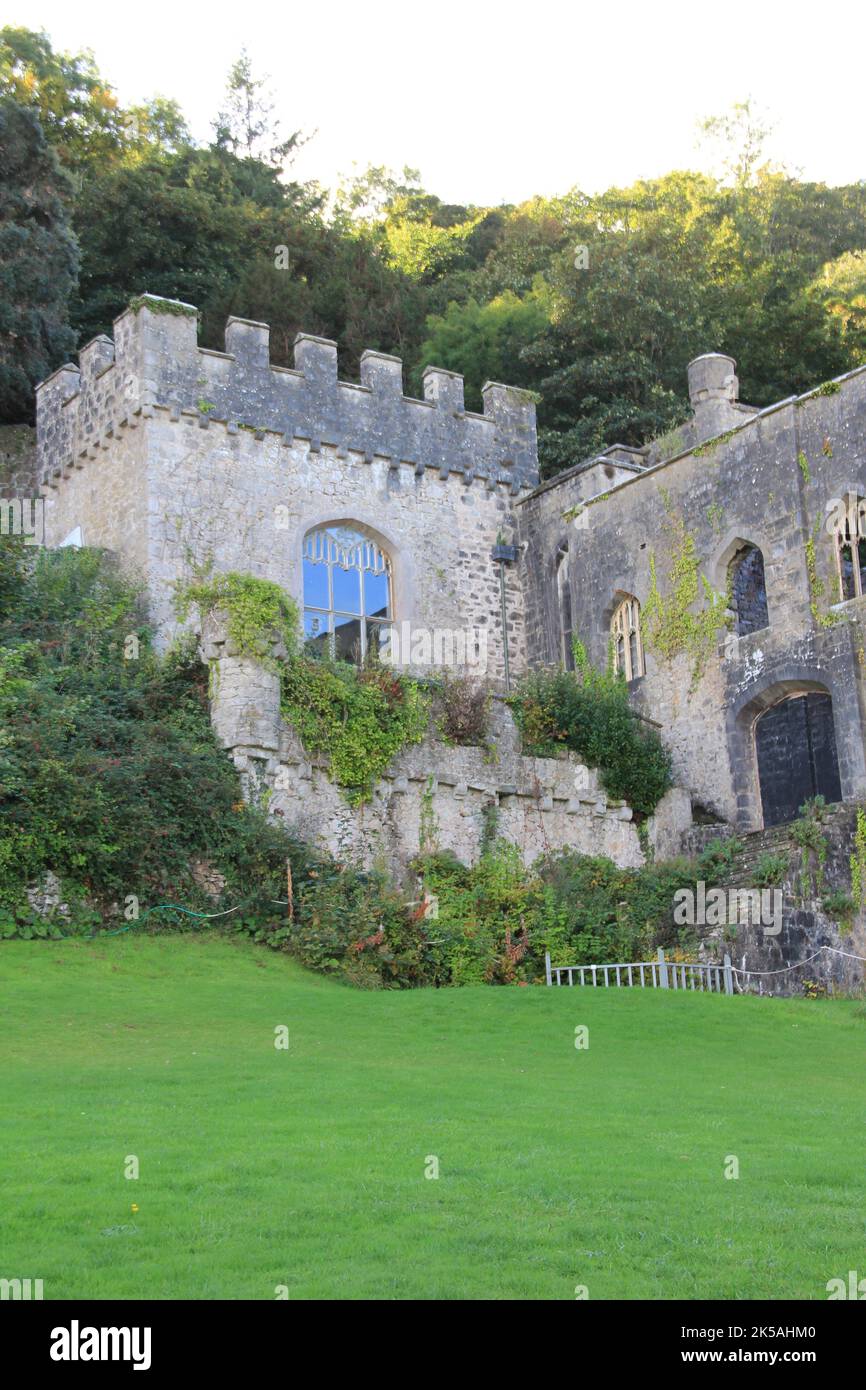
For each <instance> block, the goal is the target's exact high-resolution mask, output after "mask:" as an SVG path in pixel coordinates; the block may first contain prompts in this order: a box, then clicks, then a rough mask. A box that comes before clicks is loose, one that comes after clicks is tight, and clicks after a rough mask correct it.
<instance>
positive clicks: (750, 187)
mask: <svg viewBox="0 0 866 1390" xmlns="http://www.w3.org/2000/svg"><path fill="white" fill-rule="evenodd" d="M0 97H5V98H7V99H8V100H9V101H11V102H14V103H16V104H17V106H18V108H19V109H22V108H23V109H26V111H27V113H28V114H29V116H30V118H31V119H36V120H38V122H39V123H40V124H41V127H42V131H43V132H44V138H45V140H46V141H47V142H48V144H49V145H50V146H51V147H52V148H53V149H54V151H55V152H56V154H57V157H58V159H59V160H60V162H61V164H62V165H63V166H64V168H65V169H66V170H67V171H68V172H69V173H70V175H71V177H72V180H73V183H72V186H71V188H70V190H69V191H68V192H67V193H66V194H63V195H62V196H63V197H64V200H65V202H66V204H67V206H68V214H69V217H70V218H71V221H72V224H73V226H74V229H75V232H76V234H77V237H78V240H79V243H80V247H81V274H80V283H79V287H78V290H77V292H76V290H75V287H74V284H72V283H71V282H67V280H66V279H63V278H62V277H61V278H60V280H59V281H58V285H57V290H58V293H59V295H60V297H61V298H62V299H63V300H64V306H63V307H64V308H65V307H66V306H67V303H68V310H69V313H70V315H71V317H72V321H73V323H74V325H75V327H76V329H77V330H78V332H79V334H80V337H81V340H82V341H86V339H87V338H89V337H91V336H92V335H93V334H94V333H97V332H110V330H111V320H112V318H113V316H115V315H116V314H118V313H120V312H121V310H122V309H123V308H124V306H125V305H126V304H127V303H128V301H129V300H130V298H131V297H132V296H134V295H136V294H140V293H142V292H143V291H150V292H151V293H155V294H161V295H166V296H170V297H175V298H179V299H183V300H186V301H188V302H190V303H193V304H195V305H197V307H199V308H200V309H201V310H202V341H203V343H204V345H205V346H208V347H214V348H221V347H222V345H223V344H222V334H223V329H224V324H225V319H226V317H227V316H228V315H229V314H232V313H236V314H240V315H243V316H245V317H252V318H256V319H259V320H262V321H264V322H267V323H269V324H270V325H271V350H272V354H273V359H274V361H275V362H277V363H279V364H281V365H290V364H291V353H292V341H293V338H294V335H295V333H296V332H297V331H298V330H299V329H303V330H305V331H307V332H313V333H318V334H322V335H324V336H326V337H330V338H334V339H336V340H337V341H338V343H339V346H340V352H341V369H342V372H343V373H344V375H346V376H348V377H351V376H352V375H354V374H355V373H356V372H357V369H358V361H359V358H360V354H361V352H362V351H363V350H364V349H365V348H367V347H370V348H377V349H379V350H381V351H385V352H391V353H396V354H397V355H399V356H401V357H402V358H403V359H404V361H405V363H406V376H407V385H408V386H410V387H411V389H412V390H414V391H416V392H417V391H418V390H419V389H420V379H421V371H422V369H423V366H424V365H425V363H426V362H428V361H431V360H433V361H435V362H436V363H437V365H441V366H443V367H448V368H451V369H453V370H455V371H458V372H461V373H463V374H464V375H465V378H466V393H467V396H466V398H467V406H468V407H469V408H471V409H477V408H479V407H480V403H481V402H480V389H481V386H482V385H483V383H484V381H485V379H488V378H489V379H493V380H503V381H507V382H510V383H513V384H514V385H517V386H522V387H524V388H526V389H528V390H530V391H532V392H533V393H534V394H535V395H536V396H537V398H538V418H539V443H540V455H541V463H542V472H543V474H544V475H545V476H549V475H551V474H552V473H554V472H556V471H558V470H559V469H561V468H564V467H567V466H569V465H571V464H573V463H575V462H578V461H579V460H580V459H581V458H584V457H586V456H588V455H589V454H591V453H592V452H593V451H594V450H597V449H598V448H599V447H600V446H601V445H602V444H604V443H610V442H611V441H613V440H622V441H624V442H625V443H630V444H641V443H644V442H645V441H646V440H648V439H650V438H654V437H656V436H659V435H662V434H665V433H666V432H668V431H671V430H675V427H676V426H677V424H678V423H679V422H681V421H682V420H683V419H684V418H685V417H686V415H687V413H688V401H687V397H686V377H685V368H686V364H687V363H688V361H689V360H690V358H692V357H694V356H696V355H697V354H698V353H701V352H706V351H708V350H711V349H718V350H721V351H726V352H730V353H732V354H733V356H734V357H736V358H737V361H738V365H739V374H740V378H741V382H742V394H743V398H744V399H746V400H749V401H752V402H754V403H755V404H757V405H766V404H769V403H770V402H772V401H774V400H778V399H780V398H782V397H784V396H787V395H790V394H791V393H792V392H795V391H802V390H805V389H807V388H808V387H809V386H810V385H813V384H814V383H815V382H816V381H822V380H826V379H827V378H829V377H832V376H833V375H835V374H837V373H839V372H842V371H844V370H846V369H848V368H851V367H854V366H856V365H859V364H860V363H861V362H863V361H864V360H866V186H864V185H863V184H856V185H852V186H850V187H839V188H831V187H827V186H825V185H823V184H816V183H806V182H803V181H801V180H800V179H798V178H796V177H794V176H793V175H791V174H789V173H788V172H786V171H785V170H782V169H777V168H773V167H771V166H770V165H769V164H767V163H766V162H765V161H763V159H762V155H761V137H762V133H763V132H761V130H760V129H759V128H758V126H757V125H756V123H755V120H754V117H753V116H752V113H751V112H750V109H749V106H748V103H747V104H746V105H745V106H742V107H739V108H735V111H734V116H733V118H732V119H727V120H723V121H717V122H715V123H714V124H715V126H716V127H717V129H716V131H715V133H716V134H717V135H718V134H722V135H723V136H725V138H726V140H727V143H728V149H729V159H728V166H729V167H728V171H727V174H726V175H725V176H723V177H721V178H715V177H710V176H708V175H706V174H703V173H696V172H690V171H680V172H675V173H671V174H667V175H665V176H664V177H661V178H657V179H653V180H649V181H639V182H637V183H635V184H634V185H633V186H632V187H630V188H609V189H607V190H606V191H604V192H602V193H599V194H595V195H592V196H590V195H587V194H585V193H583V192H582V191H581V190H580V189H572V190H571V191H569V192H567V193H564V194H563V195H561V196H558V197H536V198H534V199H531V200H530V201H528V202H527V203H524V204H522V205H521V206H518V207H513V206H501V207H497V208H485V207H477V206H472V205H467V206H461V205H454V204H448V203H446V202H444V201H443V200H442V199H441V198H439V197H437V196H436V195H435V194H433V193H430V192H428V191H427V190H426V189H424V188H423V187H422V185H421V182H420V179H419V176H418V175H417V173H415V172H414V171H412V170H408V169H407V170H404V171H403V172H402V174H394V173H392V172H391V171H389V170H386V169H382V168H375V167H371V168H370V169H368V170H367V172H366V173H364V174H361V175H359V176H357V177H355V178H354V179H352V180H350V181H349V182H348V183H347V184H346V186H344V187H342V188H340V189H337V190H335V191H333V193H332V196H331V197H330V199H328V198H327V197H326V194H325V192H324V191H323V190H322V189H321V188H319V187H318V186H317V185H315V184H304V185H301V184H298V183H296V182H293V181H292V180H291V178H290V176H289V172H288V171H290V166H291V160H292V157H293V154H294V152H295V150H296V149H297V147H298V146H299V144H301V143H302V141H303V136H302V135H301V134H300V132H299V131H294V132H293V133H291V134H290V135H289V136H288V138H284V137H283V136H282V135H281V134H280V132H279V131H278V130H277V129H276V126H275V123H274V121H273V118H272V113H271V110H270V107H271V103H270V100H269V98H268V92H267V87H266V84H265V83H264V82H263V80H262V79H261V78H259V77H257V76H255V75H254V74H253V72H252V70H251V67H250V63H249V60H248V58H247V57H246V55H241V57H240V58H239V59H238V61H237V62H236V63H234V64H233V66H232V69H231V71H230V73H229V79H228V87H227V92H226V97H225V101H224V102H223V104H222V107H221V110H220V112H219V113H218V114H217V116H216V117H215V119H214V122H213V125H214V138H213V140H212V141H211V143H210V144H209V145H206V146H202V145H196V144H195V143H194V142H193V141H192V140H191V138H190V136H189V132H188V130H187V127H186V123H185V121H184V117H183V113H182V111H181V110H180V108H179V107H178V105H177V103H176V102H173V101H171V100H168V99H166V98H164V97H156V98H153V99H152V100H150V101H147V102H145V103H143V104H140V105H138V106H133V107H129V108H125V109H124V108H122V107H121V106H120V105H119V103H118V101H117V99H116V97H115V95H114V93H113V91H112V89H111V85H110V83H109V82H108V81H106V80H105V79H104V78H103V77H102V76H101V74H100V73H99V72H98V70H97V69H96V67H95V66H94V63H93V60H92V58H91V57H90V56H89V55H82V54H64V53H56V52H54V50H53V48H52V45H51V42H50V40H49V39H48V37H47V36H46V35H44V34H37V33H33V32H31V31H29V30H26V29H21V28H6V29H3V30H2V31H0ZM58 187H59V186H58ZM72 278H74V276H73V277H72ZM4 295H6V297H7V299H8V291H5V290H4V289H3V288H2V286H0V299H2V298H3V297H4ZM9 303H10V304H12V305H13V306H15V305H17V307H18V309H24V310H25V311H26V310H27V309H28V301H27V297H26V294H25V297H24V302H23V304H22V303H21V301H16V300H10V301H9ZM37 307H38V306H37ZM6 312H7V313H8V312H10V310H9V307H8V305H7V309H6ZM35 341H36V340H35V338H34V337H33V335H32V333H31V336H30V350H31V351H32V348H33V344H34V343H35ZM48 346H49V348H50V351H49V354H48V355H49V357H50V364H51V365H52V366H54V365H57V364H58V362H59V361H60V360H62V358H63V357H64V356H65V355H67V354H68V350H67V349H64V348H62V347H61V344H60V342H59V341H57V342H55V343H54V345H53V346H52V345H51V344H50V343H49V345H48ZM31 378H32V373H31ZM30 384H31V385H32V379H31V382H30ZM3 408H4V411H5V417H4V418H6V419H10V420H13V419H20V418H23V414H22V411H23V409H24V408H23V407H22V406H21V405H20V404H14V403H10V402H7V403H6V404H5V405H4V407H3Z"/></svg>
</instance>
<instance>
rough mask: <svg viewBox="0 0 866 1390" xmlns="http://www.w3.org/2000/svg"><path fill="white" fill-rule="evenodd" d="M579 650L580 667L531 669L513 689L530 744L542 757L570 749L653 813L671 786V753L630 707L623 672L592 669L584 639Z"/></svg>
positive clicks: (635, 805)
mask: <svg viewBox="0 0 866 1390" xmlns="http://www.w3.org/2000/svg"><path fill="white" fill-rule="evenodd" d="M575 658H576V669H575V670H574V671H563V670H558V671H554V672H546V671H532V672H530V673H529V674H528V675H526V676H525V677H524V678H523V679H522V681H521V682H520V685H519V686H518V689H517V691H516V692H515V694H514V695H513V696H512V697H511V699H510V701H509V704H510V706H511V708H512V710H513V712H514V718H515V722H516V723H517V726H518V728H519V729H520V732H521V735H522V738H523V744H524V749H525V751H526V752H528V753H531V754H535V755H536V756H540V757H551V756H554V755H555V753H556V751H557V749H560V748H568V749H571V750H572V752H574V753H577V755H578V756H579V757H580V758H581V759H582V760H583V762H585V763H587V764H588V765H589V766H590V767H595V768H598V769H599V772H600V775H601V782H602V785H603V786H604V789H605V791H606V792H607V794H608V796H610V797H611V798H612V799H613V800H615V801H627V802H628V804H629V805H630V806H631V807H632V809H633V810H634V811H635V812H637V813H638V814H639V815H641V816H649V815H651V814H652V812H653V811H654V810H655V808H656V806H657V805H658V802H659V801H660V800H661V798H662V797H663V796H664V794H665V792H666V791H667V790H668V788H669V787H670V786H671V770H670V757H669V754H668V753H667V750H666V749H665V747H664V745H663V744H662V741H661V739H660V738H659V736H658V734H657V733H656V731H655V730H654V729H652V728H649V727H647V726H646V725H644V724H642V722H641V721H640V720H639V719H638V717H637V716H636V715H635V714H634V712H633V711H632V709H631V708H630V706H629V702H628V686H627V685H626V683H625V680H624V679H623V678H622V677H620V676H616V675H614V674H612V673H601V672H599V671H596V670H594V669H593V668H592V667H591V666H590V664H589V662H588V661H587V659H586V656H585V654H584V652H583V649H582V648H581V646H580V644H579V643H575Z"/></svg>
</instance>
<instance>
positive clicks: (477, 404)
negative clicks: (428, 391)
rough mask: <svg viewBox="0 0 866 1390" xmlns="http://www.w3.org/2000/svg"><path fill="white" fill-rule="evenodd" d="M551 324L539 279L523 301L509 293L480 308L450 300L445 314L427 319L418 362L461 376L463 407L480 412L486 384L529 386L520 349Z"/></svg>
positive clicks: (546, 297)
mask: <svg viewBox="0 0 866 1390" xmlns="http://www.w3.org/2000/svg"><path fill="white" fill-rule="evenodd" d="M549 323H550V295H549V293H548V291H547V288H546V286H545V285H544V282H543V280H542V279H541V277H540V276H539V277H538V282H537V284H536V287H535V288H534V289H533V290H532V291H531V292H530V293H529V294H528V295H526V296H525V297H524V298H520V297H519V296H518V295H516V294H514V293H513V292H512V291H511V290H505V291H504V292H503V293H502V294H500V295H497V296H496V298H495V299H491V300H490V301H489V303H487V304H479V303H478V301H477V300H475V299H470V300H468V301H467V302H466V303H465V304H456V303H454V302H452V303H451V304H449V305H448V308H447V309H446V311H445V313H444V314H431V315H430V316H429V318H428V319H427V336H426V338H425V340H424V342H423V344H422V347H421V358H420V360H421V362H422V363H425V364H426V363H431V364H433V365H435V366H437V367H447V368H449V370H451V371H455V372H460V373H461V374H462V375H463V378H464V384H465V393H466V403H467V405H468V406H469V407H470V408H471V409H474V410H480V409H481V404H482V402H481V388H482V386H483V385H484V383H485V382H486V381H505V382H507V383H508V385H509V386H528V385H530V383H531V380H532V377H533V373H531V372H530V370H529V369H528V367H527V365H526V363H525V361H524V359H523V349H524V348H525V347H526V346H527V345H528V344H530V343H533V342H535V340H536V339H538V338H539V337H540V336H541V335H542V334H543V333H544V332H545V330H546V329H547V328H548V326H549Z"/></svg>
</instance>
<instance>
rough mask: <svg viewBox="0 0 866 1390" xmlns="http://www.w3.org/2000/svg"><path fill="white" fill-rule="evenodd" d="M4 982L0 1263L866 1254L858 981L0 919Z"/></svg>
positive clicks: (91, 1280)
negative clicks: (338, 976) (444, 970)
mask: <svg viewBox="0 0 866 1390" xmlns="http://www.w3.org/2000/svg"><path fill="white" fill-rule="evenodd" d="M0 988H2V1019H0V1063H2V1069H3V1077H2V1132H3V1146H2V1148H3V1158H2V1194H0V1195H2V1207H0V1276H2V1277H7V1278H11V1277H21V1278H27V1277H29V1278H42V1279H43V1280H44V1281H45V1297H46V1298H76V1299H78V1298H81V1299H86V1298H199V1299H209V1298H230V1299H236V1298H237V1299H272V1298H273V1297H274V1291H275V1288H276V1286H277V1285H287V1286H288V1289H289V1296H290V1297H291V1298H340V1299H343V1298H443V1299H463V1298H492V1299H500V1298H555V1299H573V1298H574V1296H575V1286H576V1285H586V1286H587V1287H588V1290H589V1296H590V1298H591V1299H604V1298H635V1299H643V1298H674V1297H683V1298H717V1299H728V1298H800V1299H809V1298H813V1299H822V1298H826V1290H825V1285H826V1283H827V1280H828V1279H831V1278H834V1277H836V1276H839V1277H847V1271H848V1270H849V1269H857V1270H860V1271H861V1272H863V1266H864V1230H866V1202H864V1195H866V1194H864V1186H866V1182H864V1179H866V1154H864V1119H866V1082H864V1072H866V1068H864V1051H866V1018H864V1017H863V1016H861V1015H862V1009H861V1010H858V1006H857V1005H855V1004H851V1003H846V1002H835V1003H830V1002H808V1001H805V1000H803V1001H800V1000H797V1001H781V1000H760V999H753V998H734V999H727V998H724V997H718V996H712V997H703V996H698V995H683V994H674V993H670V994H656V993H653V992H650V991H645V992H644V991H640V990H636V991H634V992H629V991H626V990H621V991H616V990H610V991H603V990H598V991H595V992H592V991H590V990H585V991H580V990H577V989H574V990H567V989H560V990H547V989H543V988H524V989H520V988H511V989H492V988H487V989H464V990H439V991H436V990H423V991H415V992H406V993H396V992H395V993H361V992H354V991H352V990H350V989H348V988H344V987H342V986H339V985H336V984H333V983H331V982H329V981H326V980H323V979H320V978H317V977H315V976H312V975H308V974H306V973H304V972H303V971H302V970H300V969H299V968H298V967H297V966H296V965H295V964H294V963H293V962H291V961H290V960H288V959H286V958H284V957H281V956H277V955H274V954H271V953H269V952H267V951H264V950H262V949H260V948H256V947H253V946H250V945H247V944H244V943H240V942H238V943H233V942H231V941H227V940H225V939H219V938H217V939H214V938H210V939H207V938H203V937H198V938H197V937H195V936H187V937H179V938H175V939H170V938H168V937H158V938H146V937H140V938H135V937H132V936H120V937H117V938H114V939H110V940H106V941H103V942H88V941H67V942H59V943H48V942H10V943H6V944H4V945H3V946H2V947H0ZM281 1024H285V1025H287V1026H288V1027H289V1030H290V1047H289V1050H288V1051H278V1050H276V1049H275V1047H274V1029H275V1028H276V1027H277V1026H278V1025H281ZM578 1024H585V1025H588V1027H589V1040H590V1046H589V1049H588V1050H587V1051H577V1050H576V1049H575V1046H574V1030H575V1025H578ZM128 1154H135V1155H137V1157H138V1159H139V1162H140V1167H141V1176H140V1178H139V1180H138V1181H129V1180H127V1179H125V1178H124V1176H123V1173H124V1161H125V1158H126V1156H127V1155H128ZM730 1154H733V1155H736V1156H737V1157H738V1159H739V1164H740V1177H739V1179H738V1180H737V1181H730V1180H725V1178H724V1176H723V1172H724V1165H725V1160H726V1156H727V1155H730ZM428 1155H435V1156H437V1157H438V1160H439V1171H440V1176H439V1178H438V1180H429V1179H427V1178H425V1176H424V1173H425V1163H426V1160H427V1156H428ZM132 1203H137V1204H138V1207H139V1210H138V1212H136V1213H134V1212H132V1210H131V1204H132Z"/></svg>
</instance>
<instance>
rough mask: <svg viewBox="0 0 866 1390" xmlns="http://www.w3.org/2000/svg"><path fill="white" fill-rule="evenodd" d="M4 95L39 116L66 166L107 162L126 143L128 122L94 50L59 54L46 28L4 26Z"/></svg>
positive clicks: (0, 72) (0, 43)
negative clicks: (45, 30)
mask: <svg viewBox="0 0 866 1390" xmlns="http://www.w3.org/2000/svg"><path fill="white" fill-rule="evenodd" d="M0 96H8V97H11V98H12V99H13V100H14V101H17V102H18V103H19V105H21V106H27V107H29V108H30V109H31V110H33V111H35V113H36V114H37V115H38V117H39V121H40V123H41V126H42V129H43V131H44V133H45V138H46V140H47V141H48V143H49V144H50V145H52V146H53V147H54V149H55V150H56V151H57V154H58V157H59V159H60V161H61V163H62V164H63V166H64V167H65V168H67V169H69V170H70V171H73V172H75V173H81V172H83V171H84V170H86V169H87V168H93V167H97V166H99V167H104V166H105V164H106V163H109V162H112V161H114V160H115V159H118V158H120V157H121V156H122V154H123V152H124V150H125V149H126V146H127V136H126V121H125V117H124V114H123V112H122V111H121V109H120V107H119V105H118V102H117V98H116V97H115V95H114V93H113V91H112V90H111V87H110V86H109V85H108V83H107V82H106V81H105V80H104V78H103V77H102V76H101V74H100V72H99V70H98V68H97V67H96V64H95V62H94V60H93V55H92V54H91V53H76V54H71V53H55V52H54V50H53V48H52V46H51V40H50V39H49V37H48V35H47V34H45V33H35V32H34V31H33V30H32V29H19V28H13V27H11V26H9V27H6V28H4V29H0Z"/></svg>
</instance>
